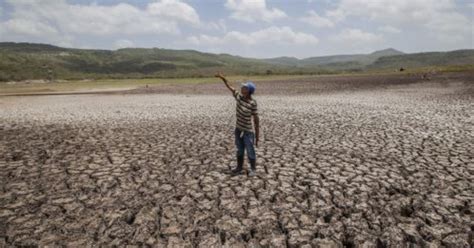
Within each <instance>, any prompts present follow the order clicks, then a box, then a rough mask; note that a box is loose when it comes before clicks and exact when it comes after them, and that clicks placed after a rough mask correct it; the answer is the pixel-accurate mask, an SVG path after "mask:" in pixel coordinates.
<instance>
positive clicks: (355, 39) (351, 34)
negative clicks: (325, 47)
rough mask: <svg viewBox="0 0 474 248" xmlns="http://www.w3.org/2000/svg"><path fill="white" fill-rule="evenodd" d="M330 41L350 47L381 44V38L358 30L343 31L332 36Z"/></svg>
mask: <svg viewBox="0 0 474 248" xmlns="http://www.w3.org/2000/svg"><path fill="white" fill-rule="evenodd" d="M331 40H332V41H335V42H340V43H343V44H347V45H351V46H358V45H372V44H375V43H378V42H381V41H382V40H383V37H382V36H381V35H377V34H373V33H370V32H364V31H362V30H360V29H344V30H342V31H341V32H340V33H339V34H337V35H335V36H332V37H331Z"/></svg>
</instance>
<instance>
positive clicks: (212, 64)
mask: <svg viewBox="0 0 474 248" xmlns="http://www.w3.org/2000/svg"><path fill="white" fill-rule="evenodd" d="M457 64H471V65H472V64H474V50H458V51H453V52H431V53H417V54H404V53H402V52H400V51H397V50H395V49H391V48H390V49H385V50H381V51H376V52H373V53H370V54H355V55H335V56H323V57H311V58H306V59H297V58H293V57H280V58H272V59H253V58H244V57H239V56H233V55H229V54H212V53H204V52H199V51H194V50H172V49H161V48H125V49H119V50H97V49H73V48H62V47H57V46H53V45H48V44H32V43H13V42H0V81H18V80H25V79H84V78H88V79H93V78H153V77H203V76H209V75H212V74H213V73H214V72H216V71H222V72H224V73H227V74H241V75H242V74H248V75H261V74H326V73H339V72H344V71H361V70H370V69H380V68H382V69H384V68H398V67H400V66H405V67H423V66H432V65H457Z"/></svg>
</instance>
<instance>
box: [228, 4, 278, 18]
mask: <svg viewBox="0 0 474 248" xmlns="http://www.w3.org/2000/svg"><path fill="white" fill-rule="evenodd" d="M225 6H226V8H228V9H230V10H232V11H233V13H232V15H231V17H232V18H233V19H236V20H240V21H245V22H255V21H265V22H271V21H273V20H276V19H280V18H284V17H286V13H285V12H283V11H282V10H279V9H277V8H272V9H269V8H268V7H267V4H266V1H265V0H227V2H226V4H225Z"/></svg>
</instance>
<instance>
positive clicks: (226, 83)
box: [214, 72, 235, 94]
mask: <svg viewBox="0 0 474 248" xmlns="http://www.w3.org/2000/svg"><path fill="white" fill-rule="evenodd" d="M214 76H215V77H218V78H220V79H222V81H224V83H225V86H227V89H229V90H230V91H231V92H232V94H234V93H235V89H234V88H232V86H230V85H229V82H228V81H227V79H226V78H225V77H224V75H222V74H221V73H220V72H219V73H217V74H216V75H214Z"/></svg>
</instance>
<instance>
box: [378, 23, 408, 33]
mask: <svg viewBox="0 0 474 248" xmlns="http://www.w3.org/2000/svg"><path fill="white" fill-rule="evenodd" d="M379 30H380V31H382V32H384V33H389V34H399V33H400V32H402V31H401V30H400V29H398V28H396V27H393V26H389V25H386V26H382V27H379Z"/></svg>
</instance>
